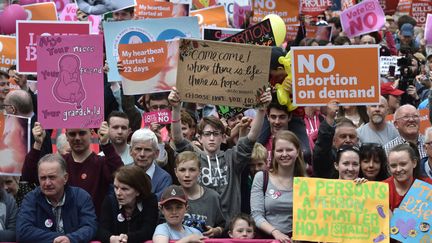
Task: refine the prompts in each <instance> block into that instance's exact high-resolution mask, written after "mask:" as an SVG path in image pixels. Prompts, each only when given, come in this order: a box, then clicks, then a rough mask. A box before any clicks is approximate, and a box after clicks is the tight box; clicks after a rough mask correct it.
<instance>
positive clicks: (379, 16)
mask: <svg viewBox="0 0 432 243" xmlns="http://www.w3.org/2000/svg"><path fill="white" fill-rule="evenodd" d="M340 19H341V24H342V29H343V31H344V32H345V33H346V34H347V36H348V37H354V36H358V35H361V34H364V33H369V32H373V31H377V30H380V29H381V27H383V26H384V23H385V15H384V11H383V10H382V8H381V6H380V5H379V3H378V2H377V1H376V0H366V1H363V2H361V3H359V4H357V5H354V6H352V7H350V8H348V9H346V10H345V11H343V12H342V13H341V15H340Z"/></svg>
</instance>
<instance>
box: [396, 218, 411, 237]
mask: <svg viewBox="0 0 432 243" xmlns="http://www.w3.org/2000/svg"><path fill="white" fill-rule="evenodd" d="M415 225H416V221H415V219H408V220H407V221H405V220H403V219H398V220H397V221H396V227H398V229H399V233H400V234H401V235H402V237H404V238H407V237H408V235H409V232H410V230H413V229H414V228H415Z"/></svg>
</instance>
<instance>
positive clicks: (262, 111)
mask: <svg viewBox="0 0 432 243" xmlns="http://www.w3.org/2000/svg"><path fill="white" fill-rule="evenodd" d="M271 100H272V96H271V93H270V88H267V89H266V91H265V92H263V93H262V94H261V97H260V100H259V101H260V102H259V107H258V110H257V114H256V116H255V119H254V121H253V122H252V127H251V130H250V131H249V133H248V135H247V137H248V139H249V140H250V141H251V142H256V141H257V139H258V135H259V134H260V131H261V128H262V126H263V123H264V117H265V115H266V110H267V106H268V105H269V104H270V102H271Z"/></svg>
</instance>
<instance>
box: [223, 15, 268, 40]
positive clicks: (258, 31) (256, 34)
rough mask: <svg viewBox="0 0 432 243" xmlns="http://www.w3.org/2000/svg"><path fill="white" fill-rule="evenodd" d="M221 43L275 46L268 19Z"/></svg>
mask: <svg viewBox="0 0 432 243" xmlns="http://www.w3.org/2000/svg"><path fill="white" fill-rule="evenodd" d="M223 41H226V42H236V43H244V44H257V45H263V46H276V40H275V37H274V35H273V31H272V27H271V24H270V19H266V20H264V21H262V22H260V23H258V24H256V25H254V26H252V27H249V28H247V29H245V30H243V31H242V32H239V33H237V34H235V35H232V36H230V37H228V38H226V39H224V40H223Z"/></svg>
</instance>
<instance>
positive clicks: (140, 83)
mask: <svg viewBox="0 0 432 243" xmlns="http://www.w3.org/2000/svg"><path fill="white" fill-rule="evenodd" d="M178 46H179V42H178V41H155V42H146V43H141V44H120V45H119V46H118V47H119V59H120V61H121V62H122V64H123V67H124V71H122V72H121V75H122V77H123V80H122V84H123V92H124V93H125V94H127V95H135V94H147V93H156V92H162V91H169V90H171V88H172V87H173V86H175V81H176V75H177V63H178Z"/></svg>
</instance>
